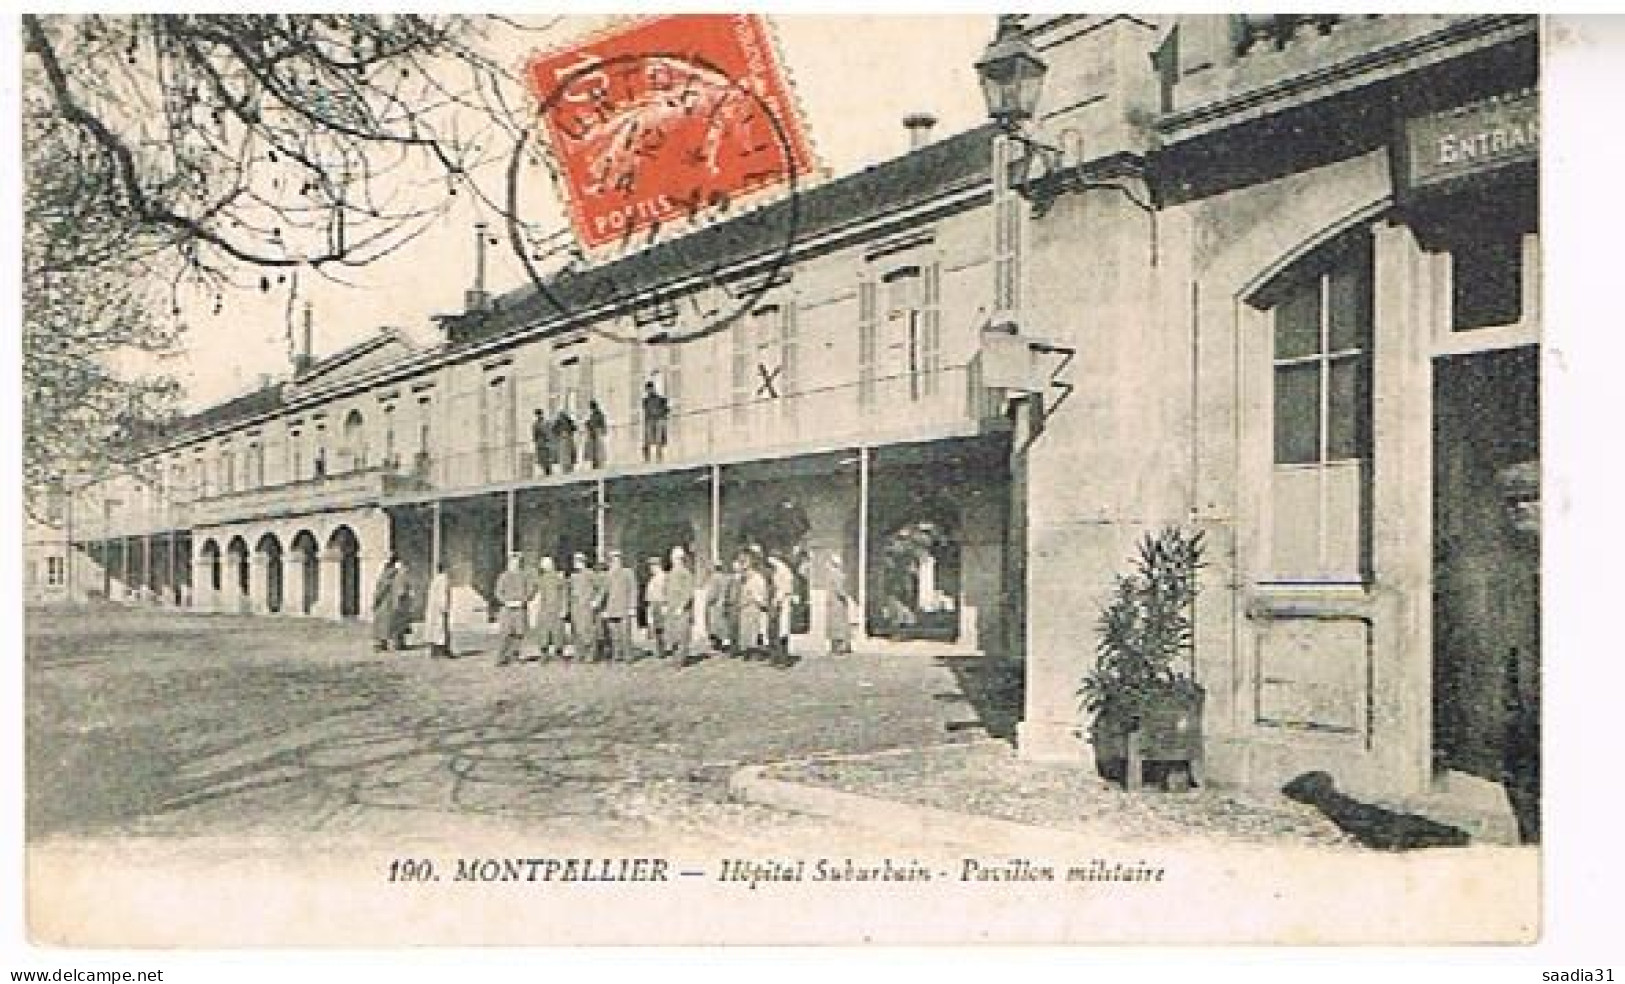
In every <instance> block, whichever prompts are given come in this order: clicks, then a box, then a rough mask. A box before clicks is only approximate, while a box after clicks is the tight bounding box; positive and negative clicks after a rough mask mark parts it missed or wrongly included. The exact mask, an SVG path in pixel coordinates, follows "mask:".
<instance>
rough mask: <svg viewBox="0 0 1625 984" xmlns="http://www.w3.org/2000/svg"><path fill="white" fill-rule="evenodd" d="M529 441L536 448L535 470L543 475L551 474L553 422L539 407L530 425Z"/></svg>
mask: <svg viewBox="0 0 1625 984" xmlns="http://www.w3.org/2000/svg"><path fill="white" fill-rule="evenodd" d="M530 443H531V444H532V445H533V446H534V447H535V449H536V468H537V470H538V471H540V472H541V473H542V474H543V475H551V474H553V422H552V421H550V420H548V419H547V413H546V411H544V410H542V409H541V408H539V407H538V408H537V410H536V417H535V419H534V420H533V421H532V422H531V425H530Z"/></svg>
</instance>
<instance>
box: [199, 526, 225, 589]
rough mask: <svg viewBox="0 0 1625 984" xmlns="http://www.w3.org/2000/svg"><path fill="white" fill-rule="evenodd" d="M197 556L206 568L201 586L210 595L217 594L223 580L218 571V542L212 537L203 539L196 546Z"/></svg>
mask: <svg viewBox="0 0 1625 984" xmlns="http://www.w3.org/2000/svg"><path fill="white" fill-rule="evenodd" d="M198 556H199V557H200V558H202V560H203V564H204V566H205V567H206V568H207V569H208V576H207V577H206V578H205V579H204V582H203V586H204V587H205V588H207V589H208V590H209V591H210V592H211V596H213V595H218V594H219V593H220V588H221V585H222V583H223V581H224V578H223V577H222V575H221V571H220V542H219V541H218V540H216V539H214V538H213V537H210V538H209V539H207V540H204V541H203V545H202V546H201V547H199V548H198Z"/></svg>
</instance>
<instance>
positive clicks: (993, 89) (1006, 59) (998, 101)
mask: <svg viewBox="0 0 1625 984" xmlns="http://www.w3.org/2000/svg"><path fill="white" fill-rule="evenodd" d="M1048 70H1049V66H1048V65H1045V64H1044V60H1043V59H1042V58H1039V57H1038V54H1037V52H1035V51H1033V46H1032V43H1031V42H1030V41H1028V40H1027V34H1026V32H1025V31H1023V30H1022V29H1021V15H1020V14H1000V15H999V29H998V34H997V35H996V36H995V37H994V38H993V42H992V43H991V44H989V45H988V46H987V50H986V51H984V52H982V57H981V58H980V59H979V60H978V61H977V62H976V75H977V77H978V78H979V79H980V80H981V83H982V98H983V100H985V101H986V103H987V113H988V115H989V116H991V117H993V119H994V120H995V121H997V122H998V124H999V125H1000V126H1001V127H1003V128H1004V129H1005V130H1006V131H1009V132H1016V131H1018V130H1019V129H1020V127H1021V125H1022V124H1023V123H1025V122H1026V121H1028V120H1030V119H1032V118H1033V110H1034V109H1036V108H1037V106H1038V93H1039V91H1040V90H1041V89H1042V88H1043V86H1044V74H1045V73H1046V72H1047V71H1048Z"/></svg>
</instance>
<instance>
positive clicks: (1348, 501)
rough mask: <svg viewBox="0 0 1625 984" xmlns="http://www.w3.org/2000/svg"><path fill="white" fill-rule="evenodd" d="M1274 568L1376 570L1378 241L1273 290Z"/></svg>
mask: <svg viewBox="0 0 1625 984" xmlns="http://www.w3.org/2000/svg"><path fill="white" fill-rule="evenodd" d="M1267 305H1268V308H1269V315H1270V325H1271V330H1272V339H1271V372H1270V387H1271V419H1272V432H1273V445H1274V454H1273V463H1274V467H1273V474H1272V484H1271V515H1272V522H1271V532H1270V543H1271V551H1270V552H1271V567H1272V570H1273V574H1274V576H1275V578H1276V579H1279V580H1283V581H1315V582H1318V581H1327V582H1354V581H1363V580H1364V579H1365V578H1366V576H1367V573H1368V571H1369V558H1368V555H1369V550H1368V546H1367V544H1368V541H1369V539H1370V528H1369V527H1370V522H1369V519H1368V516H1367V512H1368V505H1367V504H1368V501H1369V495H1370V493H1369V484H1370V473H1371V468H1370V465H1371V409H1372V407H1371V347H1372V343H1371V339H1372V330H1371V329H1372V308H1373V304H1372V259H1371V240H1370V236H1369V234H1368V233H1366V232H1364V231H1363V230H1362V231H1360V232H1357V233H1354V234H1351V235H1349V236H1347V237H1345V238H1344V239H1343V240H1340V241H1339V242H1338V243H1336V244H1335V245H1333V246H1331V247H1329V248H1326V249H1323V250H1321V251H1319V252H1318V253H1316V254H1314V255H1311V256H1310V257H1308V258H1306V259H1305V260H1303V261H1302V262H1300V263H1299V264H1298V265H1297V266H1295V267H1294V268H1292V269H1291V270H1289V271H1287V272H1286V273H1284V274H1282V276H1281V277H1280V278H1278V280H1277V283H1276V284H1274V285H1272V287H1271V288H1270V289H1269V291H1268V300H1267Z"/></svg>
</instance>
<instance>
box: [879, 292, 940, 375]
mask: <svg viewBox="0 0 1625 984" xmlns="http://www.w3.org/2000/svg"><path fill="white" fill-rule="evenodd" d="M939 280H940V274H939V271H938V268H937V266H936V265H935V264H931V265H928V266H906V267H900V268H899V269H896V270H893V271H891V272H890V273H888V274H886V276H885V277H884V278H882V283H883V285H884V287H885V305H886V311H885V322H884V324H883V326H882V327H881V330H880V333H879V339H878V344H877V345H876V351H875V356H876V361H877V362H878V367H879V368H878V373H877V374H878V376H879V377H880V379H881V380H882V382H881V387H882V388H883V389H884V391H885V392H886V394H887V395H888V396H889V397H890V398H892V399H901V398H904V397H906V398H908V399H910V400H918V399H920V398H921V397H923V396H928V395H930V394H932V393H934V392H936V389H937V385H938V379H937V377H938V375H939V374H940V370H941V368H942V365H941V362H942V328H941V320H942V316H941V310H940V303H939V295H940V294H941V288H940V285H939Z"/></svg>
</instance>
